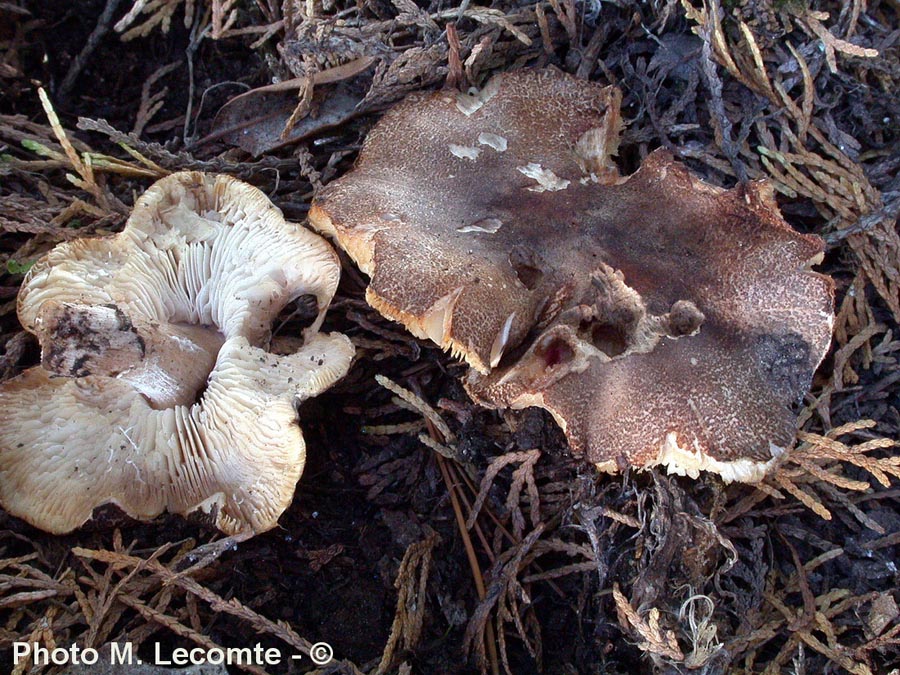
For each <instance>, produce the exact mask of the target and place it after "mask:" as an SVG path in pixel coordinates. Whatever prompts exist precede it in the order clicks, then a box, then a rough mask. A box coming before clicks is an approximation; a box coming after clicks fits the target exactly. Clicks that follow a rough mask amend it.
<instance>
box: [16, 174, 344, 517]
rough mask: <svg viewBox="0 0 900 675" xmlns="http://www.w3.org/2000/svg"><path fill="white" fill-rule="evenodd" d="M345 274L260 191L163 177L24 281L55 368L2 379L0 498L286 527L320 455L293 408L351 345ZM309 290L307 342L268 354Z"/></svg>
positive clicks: (74, 509)
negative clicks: (119, 220) (333, 307)
mask: <svg viewBox="0 0 900 675" xmlns="http://www.w3.org/2000/svg"><path fill="white" fill-rule="evenodd" d="M339 274H340V267H339V264H338V260H337V256H336V255H335V253H334V251H333V250H332V249H331V247H330V246H329V245H328V243H327V242H325V241H324V240H323V239H322V238H321V237H319V236H318V235H316V234H313V233H312V232H309V231H307V230H305V229H303V228H302V227H300V226H298V225H296V224H293V223H288V222H285V220H284V218H283V217H282V215H281V212H280V211H279V210H278V209H277V208H275V207H274V206H273V205H272V203H271V202H270V201H269V200H268V199H267V198H266V196H265V195H264V194H263V193H262V192H260V191H259V190H257V189H256V188H254V187H252V186H250V185H247V184H245V183H242V182H241V181H238V180H236V179H234V178H231V177H229V176H221V175H210V174H202V173H176V174H173V175H171V176H168V177H166V178H164V179H162V180H160V181H158V182H157V183H155V184H154V185H153V186H151V187H150V188H149V189H148V190H147V191H146V192H145V193H144V194H143V195H142V196H141V198H140V199H138V201H137V204H136V205H135V208H134V211H133V212H132V214H131V217H130V218H129V220H128V223H127V224H126V226H125V229H124V231H123V232H121V233H120V234H118V235H116V236H114V237H111V238H108V239H82V240H77V241H74V242H70V243H65V244H61V245H60V246H57V247H56V248H55V249H53V250H52V251H51V252H50V253H49V254H48V255H46V256H45V257H44V258H42V259H41V260H39V261H38V262H37V263H36V264H35V265H34V266H33V267H32V269H31V270H30V272H29V274H28V275H27V277H26V279H25V281H24V283H23V286H22V289H21V291H20V293H19V299H18V313H19V320H20V321H21V322H22V325H24V326H25V328H26V329H27V330H29V331H30V332H32V333H34V334H35V335H36V336H37V337H38V339H39V341H40V343H41V349H42V365H41V366H38V367H35V368H31V369H29V370H27V371H25V372H24V373H22V374H21V375H19V376H18V377H16V378H14V379H12V380H9V381H7V382H5V383H3V385H2V386H0V409H2V411H3V414H2V415H0V503H2V504H3V506H4V507H5V508H6V509H7V510H8V511H9V512H10V513H12V514H14V515H16V516H19V517H21V518H23V519H25V520H27V521H28V522H30V523H32V524H33V525H35V526H37V527H40V528H42V529H44V530H47V531H50V532H56V533H62V532H68V531H70V530H72V529H74V528H76V527H78V526H79V525H81V524H83V523H84V522H85V521H86V520H88V519H89V518H90V517H91V513H92V512H93V510H94V509H95V508H96V507H98V506H101V505H103V504H107V503H112V504H116V505H118V506H119V507H120V508H121V509H122V510H123V511H125V513H127V514H128V515H130V516H132V517H135V518H139V519H150V518H153V517H155V516H157V515H159V514H160V513H161V512H162V511H164V510H168V511H171V512H175V513H181V514H187V513H190V512H192V511H196V510H203V511H206V512H209V513H211V514H212V515H213V516H214V519H215V522H216V525H217V526H218V527H219V528H220V529H221V530H223V531H224V532H226V533H228V534H239V533H240V534H253V533H258V532H263V531H265V530H268V529H270V528H272V527H274V525H275V524H276V522H277V520H278V517H279V516H280V515H281V513H282V512H283V511H284V509H285V508H287V506H288V505H289V504H290V502H291V498H292V496H293V493H294V487H295V486H296V483H297V481H298V479H299V478H300V475H301V473H302V472H303V465H304V460H305V456H306V453H305V446H304V442H303V436H302V434H301V432H300V429H299V427H298V426H297V423H296V412H295V408H294V405H295V404H296V403H297V402H301V401H303V400H305V399H307V398H310V397H312V396H315V395H317V394H318V393H320V392H322V391H323V390H325V389H327V388H328V387H329V386H331V385H332V384H333V383H334V382H335V381H336V380H338V379H339V378H341V377H342V376H343V375H344V374H345V373H346V372H347V369H348V368H349V366H350V361H351V359H352V357H353V353H354V350H353V346H352V344H351V343H350V341H349V339H348V338H346V337H345V336H343V335H340V334H338V333H332V334H324V333H320V332H319V326H320V325H321V323H322V319H323V318H324V314H325V310H326V309H327V307H328V305H329V303H330V302H331V298H332V296H333V295H334V291H335V289H336V287H337V282H338V276H339ZM306 295H308V296H312V297H313V298H315V302H316V305H317V316H316V318H315V320H314V321H313V323H312V325H311V326H310V327H309V328H307V329H306V330H305V331H304V334H303V338H304V340H303V346H302V348H301V349H300V350H299V351H298V352H296V353H294V354H290V355H275V354H272V353H269V351H268V349H267V348H268V342H269V338H270V326H271V323H272V321H273V320H274V319H275V317H276V316H277V315H278V312H279V311H281V309H282V308H283V307H284V306H285V305H286V304H288V303H289V302H291V301H293V300H295V299H297V298H299V297H301V296H306Z"/></svg>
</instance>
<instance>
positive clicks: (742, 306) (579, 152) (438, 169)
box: [310, 69, 833, 481]
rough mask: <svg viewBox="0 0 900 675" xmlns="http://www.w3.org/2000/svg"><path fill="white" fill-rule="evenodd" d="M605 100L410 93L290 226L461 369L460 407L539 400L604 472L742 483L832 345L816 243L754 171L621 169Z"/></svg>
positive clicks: (775, 443) (615, 102)
mask: <svg viewBox="0 0 900 675" xmlns="http://www.w3.org/2000/svg"><path fill="white" fill-rule="evenodd" d="M620 98H621V97H620V94H619V92H618V90H616V89H615V88H613V87H602V86H599V85H597V84H595V83H591V82H586V81H584V80H579V79H576V78H574V77H571V76H568V75H565V74H563V73H561V72H559V71H557V70H553V69H545V70H520V71H516V72H511V73H505V74H502V75H499V76H496V77H495V78H493V79H492V80H490V81H489V82H488V83H487V85H486V86H485V87H484V88H483V89H482V90H481V91H475V92H468V93H460V92H453V91H442V92H438V93H435V94H431V95H414V96H411V97H409V98H408V99H407V100H406V101H405V102H403V103H401V104H400V105H398V106H397V107H395V108H394V109H392V110H391V111H389V112H388V113H387V114H386V115H385V116H384V117H383V119H382V120H381V121H380V122H379V123H378V124H377V125H376V126H375V128H374V129H373V130H372V131H371V132H370V134H369V136H368V137H367V139H366V141H365V143H364V145H363V148H362V150H361V151H360V155H359V158H358V160H357V163H356V166H355V168H354V169H353V170H352V171H351V172H350V173H349V174H347V175H346V176H344V177H342V178H341V179H339V180H337V181H334V182H333V183H331V184H329V185H328V186H327V187H326V188H325V189H324V190H323V191H322V192H320V193H319V195H318V196H317V198H316V199H315V200H314V204H313V207H312V210H311V213H310V222H311V223H312V225H313V226H314V227H316V228H317V229H319V230H320V231H322V232H324V233H327V234H329V235H330V236H332V237H333V238H334V239H335V240H336V241H337V242H338V244H339V245H340V246H341V247H343V248H344V249H345V250H346V251H347V252H348V253H349V255H350V256H351V257H352V258H353V260H354V261H355V262H356V263H357V264H358V265H359V266H360V268H361V269H362V270H363V271H364V272H365V273H366V274H368V275H369V276H370V277H371V281H370V283H369V286H368V289H367V291H366V297H367V300H368V301H369V303H370V304H371V305H372V306H373V307H375V308H376V309H377V310H378V311H379V312H381V313H382V314H384V315H385V316H387V317H389V318H391V319H394V320H396V321H400V322H401V323H403V324H404V325H405V326H406V327H407V328H409V330H411V331H412V332H413V333H414V334H415V335H417V336H419V337H425V338H429V339H431V340H433V341H434V342H435V343H437V344H438V345H440V346H441V347H442V348H444V349H447V350H449V351H451V352H452V353H453V354H455V355H458V356H460V357H462V358H463V359H465V360H466V361H467V362H468V364H469V365H470V366H471V370H470V372H469V374H468V376H467V377H466V380H465V384H466V388H467V390H468V391H469V393H470V394H471V395H472V397H473V398H474V399H475V400H476V401H478V402H480V403H482V404H484V405H487V406H491V407H509V408H524V407H528V406H539V407H542V408H544V409H546V410H548V411H549V412H550V413H551V414H552V415H553V417H554V418H555V420H556V421H557V423H558V424H559V425H560V426H561V427H562V429H563V430H564V431H565V433H566V436H567V438H568V441H569V445H570V447H571V448H572V450H573V452H574V453H575V454H577V455H579V456H584V457H586V458H587V459H588V460H590V461H591V462H593V463H595V464H597V465H598V466H600V467H601V468H603V469H608V470H615V469H621V468H624V467H627V466H636V467H649V466H653V465H664V466H666V467H667V468H668V469H669V470H670V471H673V472H676V473H687V474H690V475H692V476H696V475H697V473H698V471H700V470H708V471H713V472H716V473H719V474H721V475H722V477H723V478H725V479H726V480H741V481H756V480H759V479H760V478H761V477H762V476H763V475H764V474H765V472H766V471H767V470H768V469H769V468H770V467H771V466H772V465H773V463H774V462H775V461H776V459H777V457H778V455H779V454H780V453H781V452H782V450H783V449H784V448H785V447H786V446H787V445H789V444H790V443H791V441H792V439H793V436H794V431H795V425H796V416H795V414H794V412H793V411H792V406H793V405H795V404H796V403H797V402H798V401H799V400H800V399H801V398H802V397H803V395H804V394H805V393H806V392H807V390H808V389H809V386H810V383H811V380H812V375H813V371H814V370H815V369H816V367H817V366H818V364H819V363H820V361H821V359H822V358H823V357H824V355H825V353H826V351H827V349H828V346H829V344H830V339H831V328H832V321H833V283H832V281H831V280H830V279H829V278H828V277H826V276H824V275H821V274H818V273H816V272H813V271H811V269H810V267H811V266H812V265H813V264H815V263H817V262H819V261H820V260H821V256H822V252H823V249H824V247H823V243H822V241H821V240H819V239H818V238H816V237H814V236H809V235H804V234H800V233H798V232H796V231H794V230H793V229H792V228H791V227H790V226H789V225H788V224H787V223H786V222H785V221H784V220H783V218H782V217H781V215H780V214H779V212H778V209H777V206H776V204H775V200H774V197H773V192H772V188H771V186H770V185H768V184H767V183H764V182H751V183H748V184H747V185H743V186H739V187H736V188H734V189H731V190H724V189H721V188H717V187H714V186H711V185H708V184H706V183H703V182H702V181H700V180H699V179H698V178H695V177H694V176H692V175H691V173H690V172H689V171H688V170H687V169H686V168H685V167H684V166H683V165H682V164H680V163H679V162H677V161H675V160H674V159H673V158H672V156H671V155H670V154H669V153H668V152H666V151H663V150H657V151H655V152H653V153H651V154H650V155H649V156H648V157H646V158H645V160H644V161H643V164H642V165H641V167H640V168H639V169H638V170H637V171H636V172H635V173H634V174H632V175H630V176H624V177H623V176H620V175H619V173H618V170H617V168H616V166H615V164H614V163H613V161H612V156H613V155H615V154H616V152H617V148H618V143H619V133H620V131H621V126H622V125H621V121H620V116H619V103H620Z"/></svg>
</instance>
